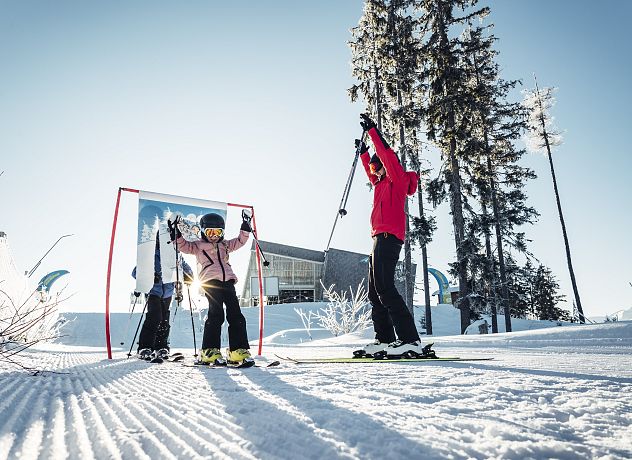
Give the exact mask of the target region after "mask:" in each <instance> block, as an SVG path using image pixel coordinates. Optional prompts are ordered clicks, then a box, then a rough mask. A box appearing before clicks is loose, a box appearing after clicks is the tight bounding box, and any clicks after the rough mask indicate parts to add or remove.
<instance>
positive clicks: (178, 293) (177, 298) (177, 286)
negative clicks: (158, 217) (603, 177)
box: [173, 217, 182, 320]
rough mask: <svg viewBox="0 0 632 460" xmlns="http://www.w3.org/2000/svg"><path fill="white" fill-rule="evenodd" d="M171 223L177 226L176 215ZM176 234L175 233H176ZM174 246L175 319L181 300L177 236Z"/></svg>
mask: <svg viewBox="0 0 632 460" xmlns="http://www.w3.org/2000/svg"><path fill="white" fill-rule="evenodd" d="M173 225H175V226H176V228H177V227H178V218H177V217H176V220H175V222H174V223H173ZM176 236H177V235H176ZM174 244H175V248H176V311H174V312H173V319H174V320H175V319H176V315H177V314H178V307H179V306H180V302H182V285H181V284H180V270H179V269H178V267H179V265H180V251H178V238H176V239H175V240H174Z"/></svg>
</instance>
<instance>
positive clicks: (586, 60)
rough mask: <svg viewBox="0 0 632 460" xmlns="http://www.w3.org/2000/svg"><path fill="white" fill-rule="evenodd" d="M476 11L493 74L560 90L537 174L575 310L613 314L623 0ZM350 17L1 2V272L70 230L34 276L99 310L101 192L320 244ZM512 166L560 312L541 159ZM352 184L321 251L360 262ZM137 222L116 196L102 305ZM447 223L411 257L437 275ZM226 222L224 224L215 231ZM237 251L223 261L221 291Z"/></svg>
mask: <svg viewBox="0 0 632 460" xmlns="http://www.w3.org/2000/svg"><path fill="white" fill-rule="evenodd" d="M481 5H489V6H490V7H491V10H492V14H491V17H490V20H491V22H493V23H494V24H495V34H496V36H497V37H498V38H499V41H498V44H497V48H498V50H499V51H500V53H501V54H500V57H499V60H500V63H501V66H502V68H503V77H504V78H507V79H514V78H519V79H522V80H523V82H524V84H525V86H527V87H532V86H533V83H532V82H533V80H532V75H533V73H534V72H535V73H537V76H538V80H539V82H540V84H541V85H543V86H557V87H559V92H558V94H557V99H558V104H557V106H556V108H555V109H554V113H553V115H554V116H555V118H556V123H557V125H558V127H559V128H561V129H562V130H564V131H565V143H564V144H563V145H562V146H561V147H559V148H558V150H557V152H556V153H555V159H554V161H555V166H556V173H557V176H558V184H559V187H560V192H561V198H562V205H563V208H564V212H565V218H566V222H567V226H568V231H569V238H570V243H571V249H572V253H573V262H574V266H575V270H576V276H577V279H578V283H579V289H580V294H581V297H582V302H583V304H584V309H585V310H586V313H587V314H588V315H597V314H603V313H609V312H612V311H614V310H616V309H618V308H622V307H625V308H627V307H630V306H632V287H631V286H630V285H629V284H628V282H629V281H632V273H631V270H630V262H629V261H630V260H631V258H632V250H631V249H630V244H629V242H628V238H627V235H628V234H629V233H630V228H631V227H632V218H631V217H630V204H629V201H630V197H631V196H632V186H631V184H630V180H629V172H630V171H632V157H631V156H630V155H629V153H628V151H629V147H628V145H627V142H626V141H627V132H628V131H629V128H630V116H629V113H628V108H629V107H631V106H632V100H631V99H632V97H631V96H630V91H629V84H628V82H629V81H630V80H632V75H631V74H632V72H631V69H630V63H629V59H627V58H626V56H628V54H629V52H628V50H627V49H626V44H627V43H629V40H628V37H627V23H626V22H625V21H626V18H628V17H629V16H630V13H632V3H630V2H627V1H624V0H621V1H610V2H606V3H604V4H603V5H600V7H599V8H596V7H595V6H594V3H593V2H588V1H585V0H582V1H574V2H560V1H558V2H550V1H540V0H520V1H519V0H514V1H493V2H481ZM604 5H607V7H606V6H604ZM361 12H362V2H361V1H351V0H348V1H344V2H343V1H334V0H331V1H319V2H312V3H308V2H295V1H274V2H273V1H269V2H214V1H204V2H178V3H174V2H166V1H157V2H156V1H154V2H148V1H138V2H64V1H61V2H36V1H26V2H25V1H14V2H6V1H4V2H1V3H0V59H1V61H2V62H3V71H2V72H1V73H0V98H1V99H0V100H1V103H0V126H1V127H2V128H1V130H2V135H0V151H1V152H2V163H1V164H0V170H3V171H4V174H3V175H2V176H0V193H2V196H3V198H2V203H3V206H2V211H3V212H2V219H0V230H2V231H5V232H7V234H8V236H9V241H10V244H11V248H12V251H13V254H14V257H15V259H16V263H17V264H18V266H19V267H21V268H22V269H24V270H29V269H30V268H31V267H32V266H33V265H34V264H35V262H36V261H37V260H38V259H39V258H40V257H41V256H42V255H43V254H44V252H45V251H46V250H47V249H48V248H49V247H50V245H51V244H52V243H54V242H55V241H56V240H57V238H58V237H59V236H61V235H62V234H67V233H73V234H74V236H73V237H71V238H66V239H64V240H62V242H60V244H59V245H58V246H57V247H56V248H55V250H54V251H53V252H51V254H50V255H49V256H48V257H47V258H46V259H45V261H44V262H43V263H42V266H41V267H40V268H39V269H38V271H37V272H36V273H35V274H34V275H33V278H37V279H39V278H40V277H41V276H43V275H44V274H45V273H46V272H47V271H52V270H55V269H62V268H63V269H68V270H69V271H70V272H71V275H70V277H66V279H67V280H69V286H68V292H74V293H75V295H74V296H73V297H72V298H70V299H69V300H67V301H66V302H65V303H64V304H63V305H62V307H63V308H64V309H65V310H101V309H102V308H103V305H104V291H105V272H106V267H107V253H108V249H109V237H110V231H111V225H112V217H113V213H114V204H115V199H116V192H117V189H118V187H131V188H136V189H143V190H150V191H155V192H162V193H169V194H174V195H182V196H191V197H196V198H202V199H210V200H218V201H229V202H234V203H242V204H251V205H254V207H255V212H256V217H257V224H258V227H259V233H260V235H259V236H260V237H261V239H263V240H269V241H275V242H279V243H284V244H291V245H297V246H302V247H306V248H310V249H319V250H322V249H324V247H325V245H326V244H327V239H328V237H329V232H330V230H331V225H332V224H333V219H334V217H335V213H336V211H337V206H338V203H339V201H340V196H341V194H342V190H343V188H344V183H345V181H346V177H347V175H348V171H349V167H350V165H351V161H352V155H353V139H354V138H355V137H358V136H359V134H360V128H359V126H358V114H359V113H360V112H361V111H362V110H363V108H362V106H361V105H360V104H351V103H350V102H349V100H348V98H347V94H346V88H348V87H349V86H351V84H352V83H353V79H352V77H351V72H350V66H349V58H350V53H349V49H348V47H347V45H346V42H347V41H348V40H349V38H350V34H349V29H350V28H351V27H353V26H355V25H356V24H357V21H358V19H359V17H360V15H361ZM516 97H518V95H516ZM428 156H429V160H430V161H431V164H432V165H433V166H435V167H437V165H438V162H437V158H436V154H434V153H433V152H429V153H428ZM524 164H526V165H528V166H530V167H532V168H533V169H534V170H535V171H536V172H537V173H538V175H539V178H538V179H537V180H536V181H534V182H533V183H531V184H530V185H529V187H528V193H529V196H530V198H531V204H532V205H533V206H535V207H536V208H537V209H538V210H539V211H540V213H541V214H542V216H541V218H540V222H539V223H538V224H537V225H536V226H534V227H532V228H528V229H526V231H527V233H528V235H529V237H530V238H532V239H533V243H532V246H531V249H532V251H533V252H534V254H535V255H536V256H538V257H539V258H540V259H541V261H542V262H543V263H545V264H546V265H548V266H549V267H551V268H552V269H553V271H554V272H555V274H556V275H557V277H558V280H559V281H560V284H561V286H562V290H563V293H565V294H567V295H568V296H569V299H570V298H571V295H570V294H571V291H570V283H569V281H568V272H567V269H566V260H565V255H564V248H563V242H562V237H561V231H560V228H559V221H558V217H557V211H556V209H555V202H554V198H553V194H552V184H551V178H550V173H549V171H548V164H547V161H546V158H545V157H543V156H541V155H530V156H528V157H527V158H525V161H524ZM360 169H361V168H358V171H357V173H358V176H357V177H356V180H355V181H354V185H353V189H352V192H351V197H350V199H349V202H348V206H347V209H348V211H349V214H348V216H347V217H345V218H344V219H343V221H342V222H340V223H339V225H338V227H337V230H336V234H335V236H334V240H333V242H332V246H333V247H337V248H340V249H346V250H351V251H358V252H368V251H369V250H370V246H371V240H370V238H369V234H368V231H369V228H368V219H369V214H370V203H371V195H370V193H369V192H368V189H367V187H366V185H365V183H366V180H365V178H364V177H363V176H362V175H361V172H362V171H360ZM136 212H137V197H136V196H135V195H132V194H124V196H123V199H122V205H121V214H120V221H119V227H118V233H117V242H116V248H115V258H114V278H113V286H112V288H113V291H112V299H113V300H112V302H113V308H114V309H115V310H116V309H119V310H123V309H126V308H127V301H128V294H129V291H130V290H131V288H132V286H133V282H132V279H131V277H130V276H129V273H130V271H131V269H132V267H133V265H134V260H135V244H134V243H135V233H136ZM447 213H448V209H447V207H440V208H438V209H437V210H436V215H437V219H438V223H439V229H438V232H437V235H436V237H435V242H434V243H433V244H432V246H431V247H430V248H429V255H430V263H431V265H433V266H434V267H436V268H438V269H440V270H442V271H446V269H447V264H448V263H449V262H450V261H451V260H452V259H453V253H454V243H453V241H452V227H451V223H450V219H449V216H448V214H447ZM237 214H238V212H236V213H235V216H232V217H231V213H230V211H229V215H228V232H227V233H228V234H229V236H230V232H231V231H235V232H236V231H237V229H238V227H239V218H238V215H237ZM247 252H248V251H247V250H246V249H243V250H242V253H241V254H239V255H238V254H236V255H235V258H233V260H234V261H235V262H234V264H235V268H236V271H237V275H238V276H240V264H242V265H243V269H242V270H241V273H243V271H245V261H246V260H247V257H248V254H247ZM417 260H419V258H418V257H417ZM36 281H37V280H36V279H34V281H33V282H36ZM433 287H435V286H434V285H433Z"/></svg>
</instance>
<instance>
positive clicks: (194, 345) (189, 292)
mask: <svg viewBox="0 0 632 460" xmlns="http://www.w3.org/2000/svg"><path fill="white" fill-rule="evenodd" d="M187 295H188V296H189V312H190V313H191V331H193V357H194V358H197V343H196V341H195V323H194V322H193V306H192V305H191V289H189V285H188V284H187Z"/></svg>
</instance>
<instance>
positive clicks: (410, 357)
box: [277, 343, 494, 364]
mask: <svg viewBox="0 0 632 460" xmlns="http://www.w3.org/2000/svg"><path fill="white" fill-rule="evenodd" d="M432 345H433V344H432V343H429V344H428V345H426V346H425V347H423V349H422V350H421V353H416V352H411V351H407V352H405V353H404V354H402V355H387V354H386V351H380V352H377V353H374V354H373V355H367V354H366V352H364V350H357V351H354V352H353V355H354V356H353V358H312V359H309V358H307V359H295V358H291V357H289V356H286V357H283V356H278V355H277V357H278V358H280V359H283V360H286V361H290V362H293V363H294V364H349V363H354V364H359V363H371V364H374V363H422V362H425V363H429V362H436V361H490V360H492V359H494V358H461V357H458V356H451V357H445V358H440V357H438V356H437V354H436V353H435V351H434V350H433V349H432Z"/></svg>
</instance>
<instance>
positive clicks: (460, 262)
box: [437, 4, 470, 334]
mask: <svg viewBox="0 0 632 460" xmlns="http://www.w3.org/2000/svg"><path fill="white" fill-rule="evenodd" d="M441 7H442V9H443V10H444V11H442V12H441V13H440V14H439V15H438V17H437V29H438V30H439V31H440V34H441V37H440V43H439V47H440V48H442V49H448V48H449V40H448V31H447V26H446V24H445V22H444V19H445V18H447V17H448V15H449V11H448V10H451V9H452V5H450V4H442V5H441ZM450 70H451V69H450V68H449V67H448V68H445V67H444V68H442V69H440V71H441V72H443V74H444V78H449V74H450ZM443 91H444V96H446V97H447V96H449V95H452V94H451V90H450V88H448V84H447V83H446V84H445V85H444V87H443ZM446 110H447V111H448V113H447V116H448V121H447V127H446V128H447V130H446V131H447V132H448V133H449V136H450V148H449V151H448V162H449V168H450V208H451V211H452V225H453V227H454V243H455V245H456V259H457V272H458V281H459V300H458V302H457V305H458V308H459V310H460V311H461V334H463V333H465V329H467V327H468V326H469V325H470V298H469V293H470V289H469V286H468V282H467V257H466V254H465V253H464V247H463V243H464V239H465V238H464V235H465V219H464V217H463V201H462V197H461V176H460V173H459V162H458V160H457V158H456V139H455V137H454V136H455V134H454V127H455V114H454V108H453V107H448V108H447V109H446Z"/></svg>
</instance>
